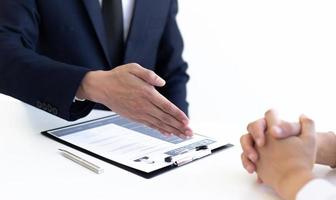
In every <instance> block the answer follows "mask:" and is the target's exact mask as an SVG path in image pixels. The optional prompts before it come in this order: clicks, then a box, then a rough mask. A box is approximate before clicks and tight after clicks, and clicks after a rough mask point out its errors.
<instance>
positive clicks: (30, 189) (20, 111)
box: [0, 0, 336, 200]
mask: <svg viewBox="0 0 336 200" xmlns="http://www.w3.org/2000/svg"><path fill="white" fill-rule="evenodd" d="M179 2H180V12H179V15H178V20H179V24H180V28H181V31H182V34H183V36H184V40H185V53H184V57H185V59H186V60H187V61H188V62H189V65H190V68H189V73H190V75H191V80H190V82H189V85H188V91H189V94H188V99H189V102H190V114H191V119H192V122H193V127H195V129H197V131H198V130H200V131H201V133H204V134H206V135H209V136H223V137H228V138H229V139H228V142H232V143H233V144H235V147H233V148H231V149H228V150H227V151H223V152H221V153H219V154H215V155H214V156H210V157H208V158H205V159H202V160H200V161H199V162H197V163H195V164H191V165H186V166H185V167H181V168H180V169H178V170H173V171H171V172H168V173H165V174H163V175H161V176H158V177H156V178H155V179H150V180H145V179H142V178H140V177H137V176H134V175H132V174H129V173H128V172H126V171H125V170H122V169H119V168H117V167H113V166H112V165H110V164H108V163H105V162H103V161H99V160H97V159H94V158H93V157H90V156H88V155H85V154H83V153H80V152H78V151H75V150H73V149H71V151H72V152H74V153H76V154H78V155H80V156H82V157H83V158H85V159H88V160H90V161H92V162H94V163H96V164H98V165H99V166H102V167H103V168H104V169H105V173H104V175H101V176H97V175H96V174H94V173H91V172H90V171H88V170H86V169H84V168H83V167H81V166H79V165H76V164H74V163H73V162H72V161H69V160H66V159H65V158H63V157H62V156H60V155H59V153H58V152H57V149H58V148H60V147H61V148H67V147H64V146H62V145H61V144H59V143H57V142H55V141H53V140H50V139H48V138H46V137H42V136H41V135H40V131H42V130H46V129H51V128H55V127H59V126H62V125H64V124H65V123H66V122H65V121H64V120H61V119H59V118H56V117H54V116H51V115H49V114H47V113H45V112H42V111H38V110H37V109H35V108H32V107H31V106H26V105H24V104H22V103H19V102H18V101H8V99H7V98H6V97H4V96H1V95H0V112H1V113H3V114H2V115H0V119H1V120H0V121H1V122H2V123H3V124H2V128H1V140H0V157H1V158H2V163H5V164H2V165H1V166H0V177H1V181H0V188H2V189H1V192H0V199H76V198H77V199H111V198H112V199H113V198H114V199H158V198H159V199H171V198H174V197H176V195H175V196H173V197H172V196H171V195H170V193H169V192H170V191H176V192H175V193H176V194H178V196H177V197H178V199H188V198H189V199H258V200H259V199H269V200H273V199H278V198H277V197H276V195H275V194H274V193H273V192H272V191H271V190H269V189H267V188H265V187H261V186H260V185H258V184H256V183H255V177H254V176H248V175H247V173H246V172H245V171H244V170H243V168H242V166H241V163H240V156H239V155H240V152H241V150H240V145H239V140H238V139H239V137H240V135H241V134H242V133H243V132H244V131H245V127H246V124H247V123H248V122H249V121H251V120H255V119H256V118H257V117H261V116H262V115H263V112H264V111H265V110H266V109H267V108H271V107H273V108H277V109H278V110H279V111H280V114H282V116H284V118H286V119H287V118H289V119H291V120H295V119H296V118H297V117H298V116H299V114H301V113H306V114H307V115H309V116H311V117H312V118H313V119H315V121H316V123H317V128H318V130H322V131H323V130H334V131H335V130H336V123H335V122H336V119H335V117H334V113H336V95H335V94H334V93H335V92H336V80H335V79H334V78H335V74H336V72H334V71H335V70H334V68H335V66H336V39H335V37H336V26H335V24H336V12H335V10H336V3H333V2H334V1H324V0H316V1H309V0H305V1H297V0H290V1H289V0H278V1H273V0H249V1H248V0H244V1H243V0H231V1H227V0H209V1H206V0H180V1H179ZM98 115H99V113H97V112H95V113H92V115H91V117H97V116H98ZM86 119H88V118H85V119H82V120H86ZM17 122H20V123H17ZM216 138H217V137H216ZM319 170H321V171H319ZM316 171H318V172H319V173H318V175H319V177H328V176H329V175H330V176H333V177H335V176H334V175H335V174H332V172H329V168H319V169H315V172H316ZM333 180H335V179H333ZM333 183H335V184H336V182H335V181H334V182H333ZM55 188H57V190H55ZM130 191H132V192H130ZM162 194H164V195H162ZM167 194H168V195H167Z"/></svg>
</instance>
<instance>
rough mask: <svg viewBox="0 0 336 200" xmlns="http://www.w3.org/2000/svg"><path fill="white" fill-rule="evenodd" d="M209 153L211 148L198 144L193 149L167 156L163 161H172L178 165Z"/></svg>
mask: <svg viewBox="0 0 336 200" xmlns="http://www.w3.org/2000/svg"><path fill="white" fill-rule="evenodd" d="M210 154H211V150H210V149H209V148H208V147H207V146H199V147H196V148H195V149H192V150H189V151H187V152H184V153H182V154H179V155H176V156H169V157H167V158H165V161H166V162H173V165H175V166H178V167H180V166H182V165H185V164H188V163H190V162H192V161H194V160H197V159H200V158H203V157H205V156H208V155H210Z"/></svg>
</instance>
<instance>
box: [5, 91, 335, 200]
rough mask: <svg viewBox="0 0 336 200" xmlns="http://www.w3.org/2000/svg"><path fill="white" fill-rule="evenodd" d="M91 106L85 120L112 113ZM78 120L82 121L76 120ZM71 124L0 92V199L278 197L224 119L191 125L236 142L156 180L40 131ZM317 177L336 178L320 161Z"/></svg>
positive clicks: (236, 133) (238, 133)
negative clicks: (244, 161) (246, 160)
mask: <svg viewBox="0 0 336 200" xmlns="http://www.w3.org/2000/svg"><path fill="white" fill-rule="evenodd" d="M109 114H111V113H109V112H104V111H93V112H92V113H91V114H90V115H89V116H88V117H86V118H85V119H82V120H87V119H93V118H96V117H101V116H105V115H109ZM77 122H78V121H77ZM67 124H69V122H66V121H64V120H62V119H59V118H56V117H54V116H52V115H49V114H47V113H45V112H42V111H40V110H38V109H36V108H33V107H31V106H29V105H26V104H24V103H22V102H20V101H17V100H14V99H12V98H9V97H6V96H3V95H0V125H1V126H0V127H1V128H0V199H3V200H9V199H34V200H38V199H97V200H104V199H109V200H110V199H134V200H135V199H192V200H194V199H249V200H253V199H258V200H260V199H266V200H268V199H269V200H272V199H279V198H278V197H277V196H276V195H275V194H274V193H273V192H272V191H271V190H270V189H268V188H267V187H265V186H262V185H259V184H257V183H256V181H255V176H250V175H248V174H247V173H246V172H245V171H244V170H243V168H242V166H241V162H240V153H241V149H240V145H239V137H240V135H241V133H240V132H239V131H240V130H233V129H232V128H230V127H229V126H228V127H227V128H226V126H225V125H222V124H221V122H220V121H219V120H218V121H211V122H201V123H199V122H195V121H192V127H193V128H194V130H196V131H201V132H202V133H203V134H207V135H209V136H213V137H217V138H218V137H221V138H222V139H223V138H227V140H228V142H230V143H233V144H234V145H235V147H233V148H230V149H228V150H224V151H221V152H220V153H217V154H215V155H213V156H210V157H207V158H205V159H202V160H199V161H197V162H194V163H193V164H189V165H186V166H183V167H180V168H178V169H176V170H172V171H170V172H167V173H164V174H162V175H159V176H157V177H154V178H152V179H144V178H142V177H139V176H137V175H134V174H132V173H129V172H127V171H125V170H123V169H120V168H118V167H115V166H113V165H111V164H108V163H105V162H103V161H100V160H98V159H95V158H93V157H91V156H88V155H85V154H83V153H81V152H78V151H76V150H74V149H71V148H68V147H66V146H64V145H62V144H60V143H58V142H56V141H53V140H51V139H49V138H47V137H45V136H43V135H41V134H40V132H41V131H43V130H48V129H52V128H56V127H59V126H64V125H67ZM58 148H65V149H70V150H71V151H72V152H74V153H76V154H78V155H80V156H82V157H84V158H86V159H88V160H90V161H92V162H94V163H96V164H98V165H100V166H101V167H103V168H104V169H105V172H104V173H103V174H100V175H97V174H95V173H93V172H91V171H89V170H87V169H85V168H83V167H81V166H79V165H77V164H75V163H73V162H72V161H69V160H67V159H65V158H64V157H62V156H61V155H60V154H59V153H58V151H57V149H58ZM314 171H315V172H316V174H317V176H318V177H323V178H326V179H329V180H330V181H331V182H334V183H336V172H335V171H330V169H329V168H328V167H323V166H316V167H315V169H314Z"/></svg>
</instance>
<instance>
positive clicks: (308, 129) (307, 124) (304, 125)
mask: <svg viewBox="0 0 336 200" xmlns="http://www.w3.org/2000/svg"><path fill="white" fill-rule="evenodd" d="M300 124H301V129H302V130H301V135H300V137H301V138H302V139H307V140H311V139H313V138H315V136H316V135H315V123H314V121H313V120H312V119H310V118H308V117H306V116H305V115H301V116H300Z"/></svg>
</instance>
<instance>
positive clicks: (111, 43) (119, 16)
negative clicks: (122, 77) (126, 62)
mask: <svg viewBox="0 0 336 200" xmlns="http://www.w3.org/2000/svg"><path fill="white" fill-rule="evenodd" d="M102 14H103V19H104V24H105V31H106V39H107V45H108V50H109V56H110V60H111V64H112V66H111V67H115V66H119V65H121V64H122V61H123V56H124V55H123V54H124V31H123V30H124V26H123V11H122V3H121V0H103V4H102Z"/></svg>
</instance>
